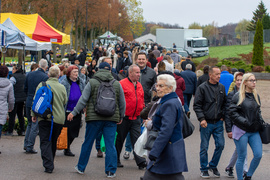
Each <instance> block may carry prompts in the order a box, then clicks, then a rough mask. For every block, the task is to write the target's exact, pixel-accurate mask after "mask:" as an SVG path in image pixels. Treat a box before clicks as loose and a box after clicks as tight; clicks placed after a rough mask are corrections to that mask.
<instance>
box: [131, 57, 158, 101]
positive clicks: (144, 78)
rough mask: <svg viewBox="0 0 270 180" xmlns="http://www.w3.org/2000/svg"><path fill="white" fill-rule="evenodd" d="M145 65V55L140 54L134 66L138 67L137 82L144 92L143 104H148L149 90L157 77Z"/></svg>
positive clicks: (149, 99) (149, 98)
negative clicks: (139, 71)
mask: <svg viewBox="0 0 270 180" xmlns="http://www.w3.org/2000/svg"><path fill="white" fill-rule="evenodd" d="M146 63H147V59H146V54H145V53H143V52H140V53H139V54H138V56H137V59H136V64H137V65H138V66H139V68H140V70H141V76H140V79H139V82H140V83H141V84H142V87H143V91H144V103H145V104H148V103H149V102H151V92H150V89H151V88H152V86H153V85H154V84H155V83H156V80H157V75H156V72H155V71H154V70H153V69H152V68H149V67H147V66H146Z"/></svg>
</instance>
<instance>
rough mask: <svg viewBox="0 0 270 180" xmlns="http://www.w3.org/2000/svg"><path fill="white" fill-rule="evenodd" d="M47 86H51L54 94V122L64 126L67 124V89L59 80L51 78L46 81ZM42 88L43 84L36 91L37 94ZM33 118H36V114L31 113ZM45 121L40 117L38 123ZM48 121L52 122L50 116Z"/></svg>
mask: <svg viewBox="0 0 270 180" xmlns="http://www.w3.org/2000/svg"><path fill="white" fill-rule="evenodd" d="M46 84H48V85H50V86H51V89H52V93H53V106H52V112H53V117H54V119H53V122H55V123H57V124H64V122H65V108H64V106H65V104H66V103H67V93H66V90H65V87H64V86H63V85H62V84H60V83H59V82H58V79H57V78H49V79H48V80H47V81H46ZM41 86H42V83H40V84H39V85H38V87H37V89H36V92H37V91H38V89H39V88H40V87H41ZM31 116H35V114H34V112H33V111H31ZM44 120H45V119H43V118H41V117H38V121H44ZM46 120H47V121H51V116H50V115H48V118H47V119H46Z"/></svg>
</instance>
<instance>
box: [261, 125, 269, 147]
mask: <svg viewBox="0 0 270 180" xmlns="http://www.w3.org/2000/svg"><path fill="white" fill-rule="evenodd" d="M260 136H261V139H262V143H263V144H269V143H270V124H268V123H264V124H262V129H261V131H260Z"/></svg>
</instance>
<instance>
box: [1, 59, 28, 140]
mask: <svg viewBox="0 0 270 180" xmlns="http://www.w3.org/2000/svg"><path fill="white" fill-rule="evenodd" d="M12 73H13V74H12V77H11V78H10V81H11V83H12V84H13V88H14V96H15V105H14V109H13V110H12V111H11V112H10V113H9V121H8V132H7V133H6V135H13V129H14V124H15V117H16V114H17V117H18V119H19V124H20V132H18V134H19V135H25V128H24V116H23V106H24V102H25V100H26V94H25V92H24V90H23V88H24V82H25V74H24V73H23V70H22V66H21V65H20V64H17V65H14V66H13V69H12Z"/></svg>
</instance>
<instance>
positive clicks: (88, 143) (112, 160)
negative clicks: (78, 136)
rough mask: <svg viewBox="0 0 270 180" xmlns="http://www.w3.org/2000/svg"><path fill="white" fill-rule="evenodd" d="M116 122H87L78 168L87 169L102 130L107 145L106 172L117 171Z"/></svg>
mask: <svg viewBox="0 0 270 180" xmlns="http://www.w3.org/2000/svg"><path fill="white" fill-rule="evenodd" d="M116 127H117V124H116V122H113V121H90V122H87V123H86V130H85V138H84V142H83V144H82V148H81V154H80V157H79V161H78V165H77V166H78V169H79V170H80V171H83V172H84V171H85V168H86V166H87V164H88V161H89V157H90V154H91V150H92V147H93V143H94V141H95V139H96V137H97V136H98V133H99V132H100V131H102V132H103V137H104V141H105V145H106V156H105V173H107V172H109V171H110V172H112V173H115V172H116V169H117V153H116V148H115V145H114V139H115V133H116Z"/></svg>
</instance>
